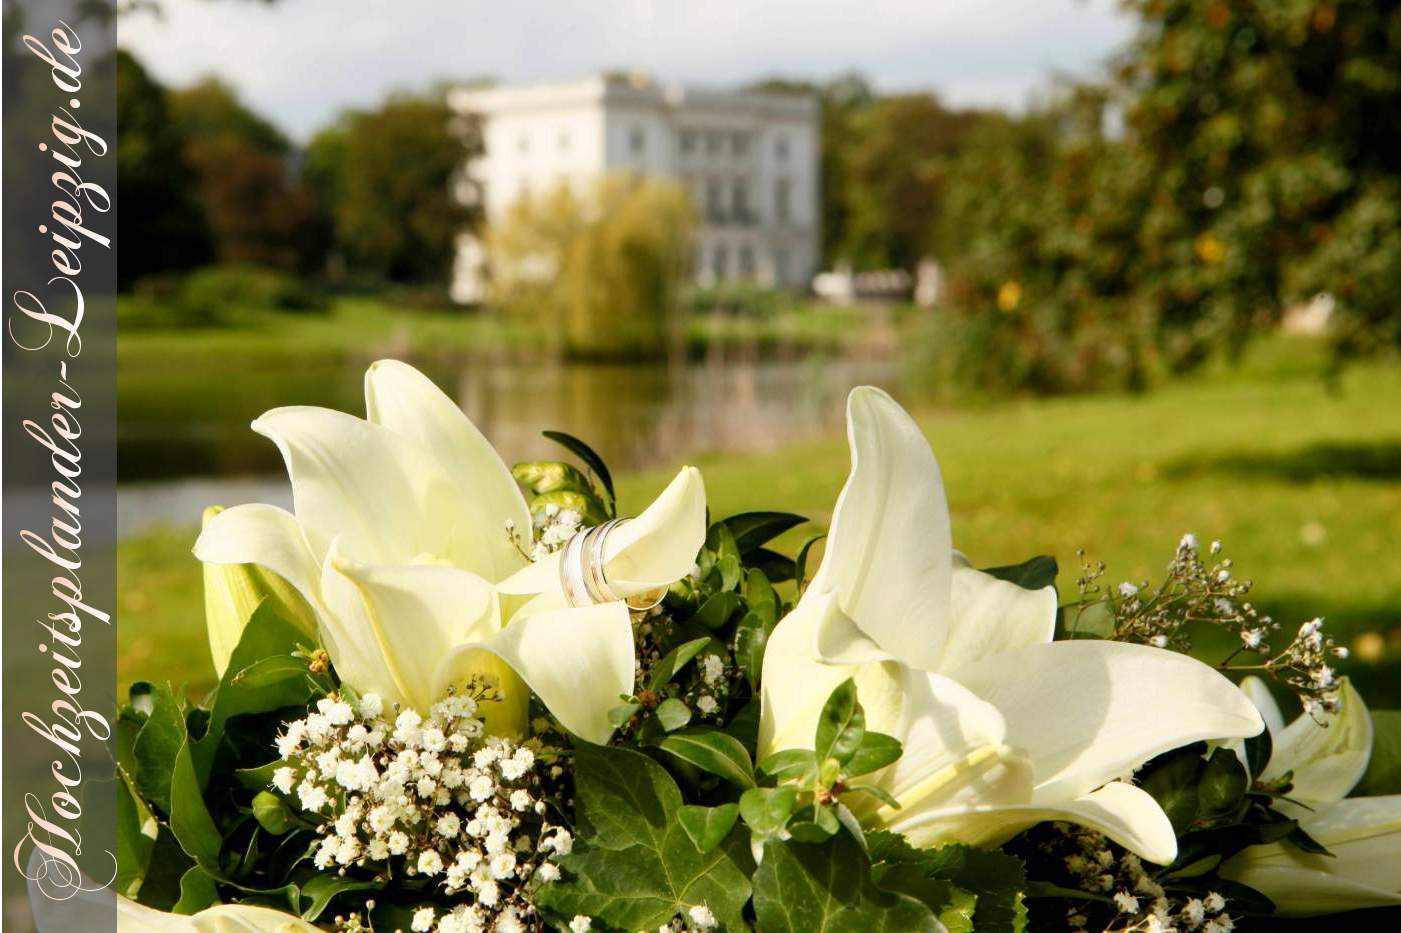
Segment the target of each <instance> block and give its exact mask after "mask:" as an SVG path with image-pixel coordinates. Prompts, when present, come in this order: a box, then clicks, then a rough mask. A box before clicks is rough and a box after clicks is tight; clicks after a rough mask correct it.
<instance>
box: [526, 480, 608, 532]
mask: <svg viewBox="0 0 1401 933" xmlns="http://www.w3.org/2000/svg"><path fill="white" fill-rule="evenodd" d="M552 505H553V506H555V507H556V508H558V509H560V510H564V509H573V510H574V511H575V512H578V513H579V515H580V516H581V517H582V519H583V523H584V524H585V525H588V526H592V525H601V524H603V523H604V522H606V521H608V514H609V513H608V507H607V506H606V505H604V503H603V500H602V499H600V498H599V497H598V496H596V495H594V494H593V493H591V492H578V491H577V490H573V489H556V490H555V491H554V492H544V493H541V494H540V495H538V496H532V497H531V499H530V514H531V515H539V514H540V513H542V512H544V511H545V510H546V509H548V508H549V507H550V506H552Z"/></svg>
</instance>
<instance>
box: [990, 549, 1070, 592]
mask: <svg viewBox="0 0 1401 933" xmlns="http://www.w3.org/2000/svg"><path fill="white" fill-rule="evenodd" d="M983 573H985V574H988V575H989V576H994V577H996V578H997V579H999V580H1006V581H1007V582H1008V583H1015V584H1016V585H1017V586H1020V587H1021V588H1022V589H1024V590H1040V589H1045V588H1046V587H1048V586H1055V583H1056V575H1057V574H1058V573H1060V567H1059V566H1058V565H1057V564H1056V559H1055V558H1054V557H1051V556H1050V555H1049V554H1043V555H1041V556H1040V557H1033V558H1031V559H1030V560H1025V561H1022V562H1021V563H1020V564H1008V565H1007V566H1006V567H987V568H985V569H984V570H983Z"/></svg>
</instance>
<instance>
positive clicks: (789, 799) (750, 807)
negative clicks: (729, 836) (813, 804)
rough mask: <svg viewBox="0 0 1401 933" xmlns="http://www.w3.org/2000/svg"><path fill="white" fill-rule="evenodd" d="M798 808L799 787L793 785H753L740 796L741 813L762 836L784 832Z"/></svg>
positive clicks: (745, 820)
mask: <svg viewBox="0 0 1401 933" xmlns="http://www.w3.org/2000/svg"><path fill="white" fill-rule="evenodd" d="M797 809H798V789H797V788H796V787H793V786H792V785H784V786H782V787H751V788H750V789H749V790H747V791H745V792H744V793H743V794H741V795H740V797H739V815H740V816H742V817H744V822H745V824H746V825H748V826H749V828H750V830H751V831H753V833H754V834H755V835H756V836H760V837H766V836H774V835H777V834H778V833H780V832H782V831H783V829H784V827H786V826H787V825H788V818H789V817H791V816H792V815H793V813H794V811H796V810H797Z"/></svg>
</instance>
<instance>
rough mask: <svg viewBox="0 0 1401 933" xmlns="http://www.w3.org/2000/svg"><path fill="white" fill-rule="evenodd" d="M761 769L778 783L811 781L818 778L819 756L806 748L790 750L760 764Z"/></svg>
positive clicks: (772, 756)
mask: <svg viewBox="0 0 1401 933" xmlns="http://www.w3.org/2000/svg"><path fill="white" fill-rule="evenodd" d="M759 769H760V770H761V771H763V772H764V773H765V774H767V775H769V776H770V777H772V778H774V779H775V780H778V781H792V780H798V781H805V780H811V779H812V778H815V777H816V776H817V755H816V754H815V753H814V752H812V751H811V750H809V749H806V748H789V749H785V750H783V751H781V752H774V753H773V754H772V755H770V756H769V757H767V758H765V759H764V760H763V761H761V762H759Z"/></svg>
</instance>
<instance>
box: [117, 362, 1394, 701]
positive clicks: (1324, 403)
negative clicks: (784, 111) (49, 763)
mask: <svg viewBox="0 0 1401 933" xmlns="http://www.w3.org/2000/svg"><path fill="white" fill-rule="evenodd" d="M1320 353H1321V349H1320V348H1318V347H1317V346H1315V345H1313V344H1310V343H1304V342H1300V341H1297V340H1285V339H1277V340H1271V341H1267V342H1264V343H1261V344H1260V345H1259V346H1258V347H1256V348H1255V349H1254V350H1253V351H1252V353H1251V354H1250V356H1249V357H1248V358H1247V360H1246V361H1245V363H1244V365H1243V366H1241V367H1239V368H1229V369H1228V368H1224V367H1223V368H1220V369H1217V370H1214V371H1212V372H1209V373H1206V374H1203V375H1202V376H1201V377H1199V378H1196V379H1193V380H1191V381H1184V382H1180V383H1175V384H1170V385H1167V386H1164V387H1162V388H1160V389H1159V390H1157V391H1155V392H1153V393H1151V394H1148V395H1145V396H1126V395H1100V396H1086V397H1074V398H1057V399H1041V400H1025V401H1013V402H1001V403H989V404H986V405H981V406H974V407H964V408H961V409H959V410H942V409H933V408H931V409H925V410H921V411H920V412H919V414H920V421H921V424H922V426H923V427H924V429H925V431H926V433H927V435H928V437H929V438H930V441H931V442H932V444H933V445H934V449H935V452H936V453H937V454H938V456H939V459H940V463H941V465H942V468H943V473H944V479H945V483H946V486H947V490H948V496H949V500H950V504H951V507H952V510H953V520H954V539H955V543H956V545H957V546H959V547H960V548H961V549H963V550H964V551H965V552H966V553H967V554H968V555H969V556H970V558H971V559H972V560H973V561H974V562H975V563H976V564H978V565H980V566H987V565H994V564H1005V563H1011V562H1014V561H1018V560H1021V559H1024V558H1026V557H1029V556H1031V555H1033V554H1040V553H1049V554H1054V555H1055V556H1056V558H1057V559H1058V560H1059V561H1060V564H1061V568H1062V573H1061V579H1060V582H1061V586H1062V590H1063V592H1066V591H1073V588H1074V580H1075V577H1076V573H1075V570H1076V567H1077V562H1076V557H1075V551H1076V548H1078V547H1083V548H1085V549H1086V550H1087V551H1088V552H1089V553H1090V555H1091V556H1093V557H1096V558H1100V559H1103V560H1104V561H1106V562H1107V563H1108V565H1109V577H1108V579H1109V580H1110V581H1111V582H1114V581H1119V580H1132V581H1142V580H1143V579H1156V578H1157V577H1158V575H1159V574H1160V571H1161V568H1162V567H1163V565H1164V564H1165V563H1166V561H1167V559H1168V557H1169V556H1170V553H1171V551H1172V549H1173V547H1174V546H1175V544H1176V542H1177V540H1178V538H1179V537H1180V536H1181V534H1182V533H1183V532H1186V531H1193V532H1195V533H1196V534H1197V535H1198V536H1199V537H1200V538H1201V539H1202V540H1203V541H1208V540H1211V539H1213V538H1220V539H1222V540H1223V541H1224V542H1225V544H1226V547H1227V551H1228V553H1229V554H1230V555H1231V556H1232V557H1234V559H1235V561H1236V565H1237V570H1238V576H1245V577H1249V578H1252V579H1254V580H1255V581H1256V593H1255V595H1256V597H1257V598H1256V603H1257V604H1258V605H1260V606H1261V607H1263V608H1264V609H1265V610H1266V611H1268V612H1271V613H1273V614H1274V616H1275V617H1276V618H1277V619H1278V620H1279V621H1280V622H1281V623H1283V624H1285V625H1286V626H1290V625H1297V624H1299V623H1301V622H1303V621H1305V620H1307V619H1309V618H1311V617H1312V616H1315V615H1322V616H1324V617H1326V619H1327V620H1328V626H1329V628H1330V629H1331V630H1333V631H1334V633H1335V634H1336V635H1337V636H1338V637H1339V640H1340V641H1341V642H1342V643H1344V644H1347V645H1349V646H1350V647H1351V648H1352V657H1351V658H1350V659H1349V660H1348V661H1347V662H1346V663H1345V664H1344V665H1343V667H1344V669H1345V670H1346V671H1347V672H1348V673H1351V674H1353V675H1354V677H1355V679H1356V680H1357V681H1358V682H1359V684H1361V685H1362V686H1363V688H1364V692H1365V693H1366V695H1368V696H1371V697H1373V700H1374V702H1375V703H1377V705H1385V706H1401V560H1398V559H1397V556H1396V543H1395V542H1397V541H1398V540H1401V367H1397V366H1396V365H1395V364H1394V362H1391V363H1384V362H1375V363H1368V364H1362V365H1357V366H1355V367H1353V368H1351V369H1349V370H1348V371H1346V372H1345V373H1344V375H1343V377H1342V379H1341V382H1340V384H1339V385H1338V386H1337V387H1336V388H1333V389H1330V388H1329V387H1327V386H1325V385H1324V384H1323V383H1322V382H1321V381H1320V380H1319V378H1318V376H1317V373H1318V371H1319V361H1320ZM542 427H548V426H547V425H542ZM697 465H698V466H700V467H701V469H702V472H703V474H704V476H705V481H706V487H707V492H708V496H709V500H710V503H711V509H712V511H713V513H714V514H716V515H725V514H729V513H732V512H735V511H740V510H745V509H754V508H778V509H790V510H793V511H797V512H800V513H802V514H805V515H807V516H809V517H810V518H811V519H812V523H813V526H814V527H819V528H820V527H822V526H823V525H824V524H825V523H826V521H827V520H828V519H829V517H830V509H831V505H832V503H833V501H834V500H835V497H836V495H837V492H838V490H839V489H840V487H841V484H842V482H843V480H844V478H845V475H846V470H847V455H846V450H845V445H844V443H843V441H842V439H841V438H838V437H828V438H821V439H814V440H812V441H810V442H805V443H802V444H799V445H796V446H793V447H790V448H787V449H784V450H781V451H779V452H775V453H771V454H765V455H761V456H745V457H713V458H703V459H701V460H700V461H699V463H698V464H697ZM670 475H671V473H670V471H652V472H646V473H639V474H633V475H627V476H623V477H620V482H619V486H620V499H621V502H622V505H623V510H624V511H625V512H626V511H628V510H629V509H631V510H633V511H636V510H637V509H639V508H641V507H642V506H643V505H645V503H646V502H647V501H649V499H650V497H651V496H652V495H654V494H655V493H656V492H657V491H658V490H660V489H661V487H662V486H663V485H664V484H665V482H666V481H667V480H668V479H669V478H670ZM193 534H194V531H193V529H181V530H165V531H161V532H159V533H155V534H151V535H147V536H145V537H141V538H137V539H133V540H129V541H127V542H125V543H124V544H123V545H122V546H121V548H120V553H119V560H120V576H119V586H120V589H121V593H120V603H119V605H120V608H121V610H122V614H121V624H120V628H119V639H120V651H121V653H120V659H119V670H118V673H119V679H120V680H121V681H122V682H123V683H124V684H125V683H129V682H130V681H131V680H132V679H133V678H135V677H137V676H141V677H143V678H148V679H166V678H168V679H171V680H174V681H188V682H190V683H191V684H193V685H194V686H196V687H197V688H203V687H207V686H208V685H209V683H210V679H211V677H212V672H211V671H210V669H209V660H208V650H207V647H206V645H205V640H204V631H203V625H202V622H201V621H200V618H201V609H200V606H201V596H200V568H199V565H198V564H197V563H196V562H195V561H194V559H193V558H191V557H189V556H188V555H189V546H190V543H191V541H192V539H193ZM799 539H800V536H799V535H798V534H797V533H794V534H791V535H790V536H789V538H788V539H787V543H788V544H789V545H790V546H791V545H793V544H794V543H796V542H797V541H798V540H799Z"/></svg>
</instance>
